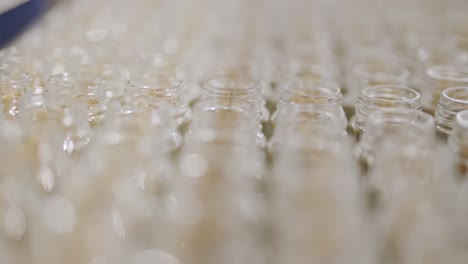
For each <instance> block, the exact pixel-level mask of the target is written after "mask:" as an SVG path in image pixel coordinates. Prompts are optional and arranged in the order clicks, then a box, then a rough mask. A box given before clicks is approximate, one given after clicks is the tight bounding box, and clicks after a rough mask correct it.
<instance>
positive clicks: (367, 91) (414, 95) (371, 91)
mask: <svg viewBox="0 0 468 264" xmlns="http://www.w3.org/2000/svg"><path fill="white" fill-rule="evenodd" d="M390 90H393V91H397V92H400V93H405V94H406V97H403V98H401V99H400V98H398V99H397V98H382V97H376V96H375V95H376V94H379V93H378V92H379V91H380V92H388V91H390ZM376 92H377V93H376ZM361 95H362V96H364V97H366V98H369V99H372V100H374V101H376V102H384V103H410V102H414V101H417V100H419V99H420V98H421V94H420V93H419V92H418V91H416V90H413V89H411V88H408V87H406V86H400V85H388V84H380V85H373V86H369V87H366V88H364V89H363V90H362V92H361Z"/></svg>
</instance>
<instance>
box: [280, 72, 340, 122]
mask: <svg viewBox="0 0 468 264" xmlns="http://www.w3.org/2000/svg"><path fill="white" fill-rule="evenodd" d="M342 98H343V96H342V94H341V90H340V88H338V86H335V85H333V84H331V83H327V82H324V81H320V80H319V81H317V80H295V81H291V82H290V83H288V84H287V85H286V86H285V87H284V89H283V90H282V91H281V92H280V95H279V102H278V106H277V109H276V112H275V113H274V114H273V117H272V120H273V122H274V123H279V122H281V119H284V118H288V116H289V115H292V114H294V113H295V112H299V113H301V114H302V116H303V117H305V116H306V115H307V109H308V108H310V109H311V110H312V113H313V112H314V111H315V109H318V108H320V109H323V110H324V111H328V112H331V113H332V114H333V115H334V116H335V117H336V118H337V120H338V123H340V124H341V128H340V130H344V128H346V126H347V119H346V115H345V113H344V110H343V108H342V107H341V105H340V102H341V99H342ZM311 117H314V114H311Z"/></svg>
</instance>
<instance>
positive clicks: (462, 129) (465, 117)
mask: <svg viewBox="0 0 468 264" xmlns="http://www.w3.org/2000/svg"><path fill="white" fill-rule="evenodd" d="M448 144H449V146H450V149H451V150H452V152H453V153H455V155H456V157H455V162H456V164H457V169H458V173H459V174H460V176H462V177H463V178H464V177H465V176H466V175H467V173H468V110H463V111H460V112H458V113H457V114H456V118H455V125H454V129H453V131H452V133H451V134H450V136H449V139H448Z"/></svg>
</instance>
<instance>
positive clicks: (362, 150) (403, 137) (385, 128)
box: [355, 109, 435, 168]
mask: <svg viewBox="0 0 468 264" xmlns="http://www.w3.org/2000/svg"><path fill="white" fill-rule="evenodd" d="M434 132H435V131H434V118H433V117H432V116H431V115H430V114H427V113H425V112H422V111H419V110H417V111H408V110H407V109H383V110H377V111H375V112H373V113H371V114H370V115H369V118H368V122H367V124H366V128H365V132H364V133H363V134H362V136H361V140H360V141H359V143H358V144H357V145H356V148H355V155H356V156H357V157H358V158H359V160H360V161H361V162H363V163H364V164H365V167H367V168H368V167H371V166H372V165H373V164H374V159H375V153H376V151H377V150H378V149H379V148H380V147H379V146H380V143H381V142H382V141H384V140H385V138H388V137H399V138H400V141H399V143H400V144H402V145H406V144H414V145H417V146H419V147H420V148H427V147H430V146H432V144H433V143H434V142H433V141H434V135H435V133H434Z"/></svg>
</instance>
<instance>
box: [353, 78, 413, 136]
mask: <svg viewBox="0 0 468 264" xmlns="http://www.w3.org/2000/svg"><path fill="white" fill-rule="evenodd" d="M420 97H421V95H420V94H419V93H418V92H417V91H415V90H413V89H410V88H407V87H405V86H397V85H376V86H370V87H367V88H365V89H364V90H362V92H361V95H360V96H359V99H358V102H357V104H356V111H355V115H354V116H353V117H352V118H351V121H350V122H351V127H352V128H353V130H354V131H355V132H356V133H358V134H361V133H362V132H364V131H365V129H366V125H367V122H368V117H369V115H370V114H371V113H373V112H375V111H378V110H385V109H402V110H407V111H417V110H420V109H421V101H420V99H421V98H420Z"/></svg>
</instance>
